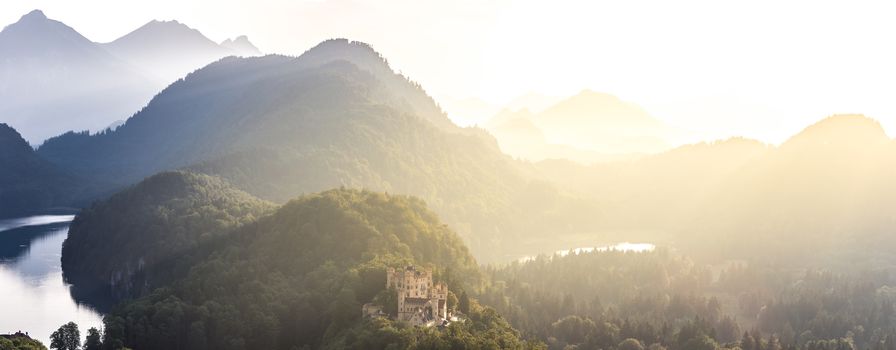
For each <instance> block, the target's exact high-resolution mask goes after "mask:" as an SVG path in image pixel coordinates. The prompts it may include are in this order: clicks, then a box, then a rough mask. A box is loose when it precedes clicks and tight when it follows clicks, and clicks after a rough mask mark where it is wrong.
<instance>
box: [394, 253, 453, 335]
mask: <svg viewBox="0 0 896 350" xmlns="http://www.w3.org/2000/svg"><path fill="white" fill-rule="evenodd" d="M386 288H393V289H394V290H395V291H396V294H397V297H398V318H397V319H398V320H399V321H405V322H408V323H410V324H412V325H415V326H419V325H440V324H442V323H444V322H445V320H447V319H448V286H447V285H445V284H444V283H438V284H433V282H432V269H425V270H422V271H421V270H419V269H417V268H416V267H414V266H408V267H406V268H404V269H394V268H389V269H388V270H387V271H386Z"/></svg>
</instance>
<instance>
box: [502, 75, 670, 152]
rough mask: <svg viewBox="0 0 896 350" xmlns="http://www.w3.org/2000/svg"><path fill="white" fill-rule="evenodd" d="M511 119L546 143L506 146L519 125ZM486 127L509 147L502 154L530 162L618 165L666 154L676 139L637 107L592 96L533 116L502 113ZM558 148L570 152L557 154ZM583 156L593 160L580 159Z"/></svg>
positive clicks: (584, 94)
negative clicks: (524, 124)
mask: <svg viewBox="0 0 896 350" xmlns="http://www.w3.org/2000/svg"><path fill="white" fill-rule="evenodd" d="M515 119H526V120H528V121H529V122H530V123H531V124H532V126H534V127H535V128H537V129H539V130H540V131H541V133H542V134H543V135H544V137H545V141H544V142H542V141H541V140H539V139H537V138H533V139H530V140H529V142H530V143H531V144H532V145H533V146H529V147H523V148H519V147H517V145H521V144H522V143H523V142H520V141H513V142H511V141H505V138H512V137H514V135H513V134H512V133H508V131H507V128H508V125H512V124H513V123H516V124H518V123H519V122H513V120H515ZM485 127H486V129H488V130H489V131H490V132H492V133H493V134H495V136H496V138H497V139H498V142H499V143H505V144H507V146H506V147H505V148H504V149H505V151H506V152H508V153H511V154H515V155H518V156H522V157H525V158H527V159H530V160H533V161H538V160H542V159H545V158H551V157H564V158H575V159H576V160H580V161H583V162H593V161H602V160H603V161H606V160H608V159H609V160H612V159H614V158H615V159H619V157H620V156H622V158H631V156H632V155H637V154H649V153H657V152H660V151H663V150H666V149H668V148H669V143H670V142H671V141H670V140H671V138H672V136H674V135H673V131H672V129H671V128H669V127H668V126H666V125H665V124H663V123H662V122H660V121H659V120H656V119H655V118H653V117H652V116H650V115H649V114H648V113H647V112H646V111H645V110H644V109H642V108H641V107H639V106H637V105H635V104H633V103H629V102H625V101H622V100H620V99H619V98H617V97H615V96H612V95H609V94H604V93H598V92H593V91H590V90H584V91H582V92H581V93H579V94H578V95H575V96H572V97H570V98H567V99H565V100H562V101H560V102H557V103H556V104H553V105H551V106H550V107H547V108H544V109H543V110H537V112H530V111H529V110H528V109H510V108H508V109H505V110H503V111H501V112H500V113H498V114H497V115H495V116H494V117H493V118H492V119H491V120H489V121H488V122H487V123H485ZM557 146H566V147H568V149H562V148H561V149H558V148H557ZM552 147H553V150H552V149H551V148H552ZM575 150H578V151H575ZM558 151H559V152H558ZM585 152H593V154H592V155H590V156H588V155H587V153H586V154H585V155H584V156H583V154H582V153H585ZM577 153H578V154H577ZM602 155H603V156H602ZM606 155H616V156H615V157H609V156H606ZM623 155H628V156H623Z"/></svg>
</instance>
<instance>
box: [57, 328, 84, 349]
mask: <svg viewBox="0 0 896 350" xmlns="http://www.w3.org/2000/svg"><path fill="white" fill-rule="evenodd" d="M50 349H56V350H80V349H81V332H80V331H79V330H78V325H77V324H75V323H74V322H69V323H66V324H64V325H62V326H61V327H59V329H57V330H56V331H55V332H53V334H51V335H50Z"/></svg>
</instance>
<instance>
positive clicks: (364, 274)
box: [63, 173, 537, 349]
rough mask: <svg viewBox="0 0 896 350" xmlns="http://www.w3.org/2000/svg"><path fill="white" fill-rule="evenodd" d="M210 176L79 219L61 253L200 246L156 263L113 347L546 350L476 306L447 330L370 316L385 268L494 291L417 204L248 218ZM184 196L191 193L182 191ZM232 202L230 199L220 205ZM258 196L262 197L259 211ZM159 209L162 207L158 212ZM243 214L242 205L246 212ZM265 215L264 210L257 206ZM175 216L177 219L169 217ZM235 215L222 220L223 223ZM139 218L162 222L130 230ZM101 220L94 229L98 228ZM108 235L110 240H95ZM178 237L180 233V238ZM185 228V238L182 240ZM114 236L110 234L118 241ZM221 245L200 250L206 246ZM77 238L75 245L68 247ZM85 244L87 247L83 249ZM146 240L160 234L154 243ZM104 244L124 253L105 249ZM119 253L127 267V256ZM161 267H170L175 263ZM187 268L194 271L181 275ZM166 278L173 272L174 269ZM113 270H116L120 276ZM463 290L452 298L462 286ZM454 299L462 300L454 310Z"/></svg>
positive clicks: (330, 204)
mask: <svg viewBox="0 0 896 350" xmlns="http://www.w3.org/2000/svg"><path fill="white" fill-rule="evenodd" d="M232 191H234V190H232V189H228V188H227V187H226V186H223V185H222V184H221V183H220V182H219V181H218V180H214V179H212V178H209V177H206V176H202V175H195V174H187V173H169V174H162V175H158V176H155V177H153V178H150V179H147V180H146V181H145V182H144V183H141V184H140V185H138V186H136V187H134V188H133V189H131V190H128V191H125V192H123V193H121V194H118V195H116V196H113V197H112V198H111V199H109V200H107V201H104V202H101V203H99V204H97V205H95V206H94V207H93V208H91V209H89V210H87V211H85V213H84V214H82V215H81V216H79V218H78V219H77V220H76V224H74V225H73V226H74V228H73V231H72V236H71V237H72V238H70V241H67V242H66V245H65V246H66V249H65V251H64V252H63V260H64V261H66V260H70V259H71V257H73V256H83V254H84V253H90V256H93V257H95V256H98V255H100V254H110V255H112V259H101V260H97V261H96V262H94V263H92V265H102V264H113V265H110V266H107V268H106V270H105V271H110V270H109V269H110V268H111V267H112V266H114V265H116V264H119V263H120V259H119V260H116V259H115V256H124V255H127V254H130V255H131V256H132V257H137V256H146V258H145V261H146V266H152V265H153V264H152V261H158V259H153V260H151V259H150V257H152V256H158V255H163V254H165V253H166V252H170V249H169V248H170V247H169V246H167V245H165V244H161V243H163V240H164V241H165V242H168V241H183V240H185V239H186V240H190V239H193V240H196V241H198V242H200V243H195V244H194V246H195V245H197V244H199V245H202V247H203V248H202V249H198V251H199V253H197V254H186V255H184V254H182V253H179V255H178V257H177V259H175V260H174V261H171V262H170V263H167V264H158V265H156V266H157V269H156V270H154V272H153V273H152V275H154V276H157V278H156V280H157V281H165V283H162V284H159V283H156V284H154V285H153V287H160V288H158V289H155V291H154V292H152V293H151V294H149V295H147V296H144V297H141V298H138V299H136V300H133V301H126V302H124V303H123V304H121V305H119V306H118V307H117V308H116V309H114V310H113V311H112V313H111V314H109V315H108V316H107V317H106V319H105V323H106V326H105V339H104V342H105V345H106V346H107V347H109V348H117V347H119V346H121V345H124V346H129V347H134V348H139V349H295V348H315V349H318V348H334V349H335V348H421V349H431V348H446V349H447V348H458V347H460V348H502V349H523V348H532V347H536V346H537V345H536V344H530V343H528V342H524V341H522V340H521V339H520V337H519V335H518V334H517V332H516V331H515V330H513V329H512V328H511V327H510V326H509V325H508V324H507V323H506V321H504V320H503V319H502V318H501V317H500V316H499V315H498V314H497V313H495V312H494V310H491V309H488V308H484V307H480V306H478V304H476V303H475V302H473V303H472V306H469V305H468V306H467V307H468V309H467V310H466V311H467V317H469V319H468V320H467V321H465V322H457V323H454V324H452V325H450V326H449V327H448V328H447V329H438V328H430V329H426V328H414V327H408V326H406V325H403V324H400V323H397V322H393V321H390V320H387V319H375V320H364V319H362V318H361V305H362V304H363V303H366V302H370V301H372V300H375V299H377V300H379V299H380V298H383V297H384V296H383V294H384V293H385V294H386V295H388V291H386V290H385V269H386V267H388V266H391V267H396V266H405V265H407V264H416V265H420V266H428V267H432V268H434V269H435V271H436V278H437V279H439V280H441V281H445V282H447V283H448V285H449V289H450V290H451V291H452V293H455V292H457V293H461V292H463V291H465V290H470V291H472V290H474V289H475V288H479V287H481V286H482V285H483V283H484V280H483V276H482V275H481V273H480V272H479V267H478V266H477V264H476V261H475V260H474V259H473V257H472V256H471V255H470V253H469V252H468V250H467V248H466V247H465V246H464V244H463V243H462V242H461V240H460V238H459V237H458V236H457V235H456V234H454V232H452V231H451V230H450V229H449V228H448V227H447V226H445V225H443V224H441V223H440V222H439V220H438V218H437V217H436V215H435V214H434V213H432V212H431V211H429V210H428V209H427V208H426V206H425V204H424V203H423V202H422V201H421V200H419V199H416V198H413V197H406V196H394V195H387V194H381V193H374V192H368V191H360V190H344V189H339V190H331V191H327V192H323V193H320V194H313V195H307V196H303V197H300V198H298V199H295V200H292V201H290V202H289V203H287V204H285V205H284V206H283V207H281V208H280V209H278V210H276V212H274V213H273V214H271V215H268V216H264V217H261V218H259V219H257V220H253V221H251V222H248V223H244V224H243V225H241V226H239V227H237V228H235V229H234V228H232V226H233V225H237V224H238V222H237V221H236V220H239V219H240V218H243V219H246V220H248V218H249V217H250V215H247V214H246V211H247V209H246V208H256V207H259V208H265V207H266V206H264V205H258V202H257V201H253V200H251V199H245V198H243V199H242V200H226V198H228V197H230V196H226V195H224V194H228V193H229V194H230V195H233V193H232ZM178 194H179V195H178ZM222 201H226V202H224V203H222ZM249 204H254V205H251V206H250V205H249ZM150 206H153V207H154V208H155V209H154V210H148V209H151V208H150ZM234 208H242V209H240V210H238V212H237V213H234V212H233V209H234ZM253 213H254V212H253ZM161 214H168V215H170V217H169V216H168V215H161ZM222 216H223V217H222ZM122 222H132V223H139V225H141V226H146V227H152V229H151V230H142V231H141V232H132V230H130V227H132V226H130V225H121V223H122ZM101 227H102V228H103V230H101V231H92V230H91V228H94V229H95V228H101ZM92 232H100V233H101V234H93V235H90V233H92ZM172 232H173V233H172ZM183 233H191V234H190V235H189V236H187V237H183V238H181V239H174V238H177V237H179V236H181V235H182V234H183ZM107 239H112V241H107ZM209 239H212V240H214V242H213V243H208V244H202V243H201V242H203V241H208V240H209ZM70 242H71V243H70ZM75 242H78V244H77V245H76V244H75ZM140 242H150V243H149V244H148V245H146V244H142V243H140ZM98 245H105V246H108V247H114V248H112V249H114V250H115V252H109V251H96V250H95V249H97V248H91V247H96V246H98ZM116 261H119V262H116ZM162 266H167V267H166V268H165V269H164V270H163V269H161V267H162ZM179 271H188V273H186V274H183V275H181V274H180V273H179ZM165 272H170V273H171V274H173V275H172V276H165V277H167V278H165V277H162V276H163V274H164V273H165ZM111 273H112V274H113V275H115V274H116V272H114V271H113V272H111ZM452 295H454V294H452ZM454 300H455V304H453V305H451V307H452V308H456V307H457V305H456V300H457V299H456V297H454Z"/></svg>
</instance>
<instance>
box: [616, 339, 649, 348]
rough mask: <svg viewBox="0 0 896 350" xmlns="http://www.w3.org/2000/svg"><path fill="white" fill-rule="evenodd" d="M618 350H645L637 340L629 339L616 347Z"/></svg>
mask: <svg viewBox="0 0 896 350" xmlns="http://www.w3.org/2000/svg"><path fill="white" fill-rule="evenodd" d="M616 349H618V350H644V346H643V345H641V342H639V341H638V340H637V339H632V338H628V339H626V340H623V341H622V342H621V343H619V346H617V347H616Z"/></svg>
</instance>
